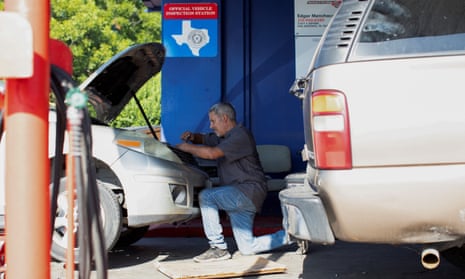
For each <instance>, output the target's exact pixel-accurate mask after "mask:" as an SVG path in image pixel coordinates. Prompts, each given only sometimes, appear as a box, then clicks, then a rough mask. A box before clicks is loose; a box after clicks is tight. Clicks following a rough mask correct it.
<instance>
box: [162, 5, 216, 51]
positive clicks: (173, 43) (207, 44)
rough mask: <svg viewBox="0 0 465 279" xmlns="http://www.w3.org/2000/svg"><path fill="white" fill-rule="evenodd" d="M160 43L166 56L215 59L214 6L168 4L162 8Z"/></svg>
mask: <svg viewBox="0 0 465 279" xmlns="http://www.w3.org/2000/svg"><path fill="white" fill-rule="evenodd" d="M162 30H163V44H164V45H165V47H166V56H167V57H216V56H217V55H218V7H217V4H216V3H169V4H165V5H164V7H163V29H162Z"/></svg>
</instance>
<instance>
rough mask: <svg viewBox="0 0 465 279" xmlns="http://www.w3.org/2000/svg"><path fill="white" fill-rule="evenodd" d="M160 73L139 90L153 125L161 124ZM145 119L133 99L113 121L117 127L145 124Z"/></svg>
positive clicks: (142, 102)
mask: <svg viewBox="0 0 465 279" xmlns="http://www.w3.org/2000/svg"><path fill="white" fill-rule="evenodd" d="M160 96H161V94H160V75H157V76H155V77H153V78H152V79H150V80H149V81H148V82H147V83H146V84H145V85H144V87H142V88H141V89H140V90H139V91H138V92H137V98H138V99H139V101H140V103H141V106H142V107H143V108H144V111H145V113H146V114H147V118H148V119H149V122H150V123H151V124H152V125H159V124H160V113H161V99H160ZM145 125H146V123H145V120H144V118H143V116H142V114H141V112H140V110H139V108H138V107H137V104H136V102H135V101H134V100H133V99H132V100H131V101H130V102H129V103H128V104H127V105H126V107H125V108H124V110H123V111H122V112H121V113H120V115H119V116H118V118H117V119H115V120H114V121H113V122H112V126H115V127H130V126H145Z"/></svg>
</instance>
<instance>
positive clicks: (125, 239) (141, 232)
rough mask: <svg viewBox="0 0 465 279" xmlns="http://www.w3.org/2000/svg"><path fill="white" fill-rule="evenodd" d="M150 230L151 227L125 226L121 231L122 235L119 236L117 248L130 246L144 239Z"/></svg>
mask: <svg viewBox="0 0 465 279" xmlns="http://www.w3.org/2000/svg"><path fill="white" fill-rule="evenodd" d="M148 230H149V226H145V227H139V228H129V227H127V226H123V229H122V230H121V235H120V236H119V239H118V242H116V245H115V246H116V247H126V246H129V245H131V244H133V243H135V242H137V241H139V240H140V239H141V238H143V237H144V236H145V233H147V231H148Z"/></svg>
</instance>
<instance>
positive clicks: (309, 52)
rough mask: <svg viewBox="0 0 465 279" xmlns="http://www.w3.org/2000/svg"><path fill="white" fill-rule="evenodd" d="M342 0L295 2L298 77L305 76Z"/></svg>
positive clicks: (300, 0)
mask: <svg viewBox="0 0 465 279" xmlns="http://www.w3.org/2000/svg"><path fill="white" fill-rule="evenodd" d="M341 3H342V0H336V1H324V0H319V1H318V0H294V36H295V59H296V60H295V62H296V63H295V65H296V77H302V76H305V74H306V73H307V70H308V66H309V64H310V62H311V60H312V57H313V54H314V52H315V50H316V47H317V45H318V41H319V40H320V38H321V35H322V34H323V32H324V31H325V29H326V27H327V26H328V24H329V22H330V21H331V18H332V17H333V15H334V13H335V12H336V10H337V9H338V8H339V6H340V5H341Z"/></svg>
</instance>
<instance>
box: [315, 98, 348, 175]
mask: <svg viewBox="0 0 465 279" xmlns="http://www.w3.org/2000/svg"><path fill="white" fill-rule="evenodd" d="M311 105H312V109H311V123H312V133H313V145H314V149H313V150H314V152H315V165H316V167H317V168H319V169H351V168H352V151H351V144H350V126H349V113H348V109H347V101H346V98H345V96H344V94H343V93H342V92H339V91H334V90H320V91H316V92H314V93H313V94H312V103H311Z"/></svg>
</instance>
